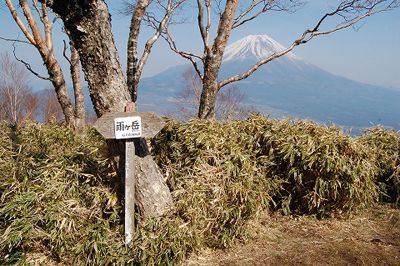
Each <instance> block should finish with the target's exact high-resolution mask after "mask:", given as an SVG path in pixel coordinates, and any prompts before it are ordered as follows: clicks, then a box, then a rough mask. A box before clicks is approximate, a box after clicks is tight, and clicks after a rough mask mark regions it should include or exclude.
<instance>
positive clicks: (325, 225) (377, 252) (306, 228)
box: [186, 206, 400, 266]
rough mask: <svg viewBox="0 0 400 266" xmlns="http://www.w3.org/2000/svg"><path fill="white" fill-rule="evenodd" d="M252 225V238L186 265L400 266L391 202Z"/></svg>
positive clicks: (397, 213)
mask: <svg viewBox="0 0 400 266" xmlns="http://www.w3.org/2000/svg"><path fill="white" fill-rule="evenodd" d="M248 226H249V232H250V233H249V237H247V239H246V240H240V241H237V242H236V243H235V244H233V246H232V247H230V248H227V249H225V250H212V249H205V250H202V251H200V252H199V253H197V254H193V255H192V256H191V257H190V258H189V260H188V261H187V262H186V265H187V266H194V265H240V266H246V265H400V210H399V209H393V208H390V207H388V206H380V207H376V208H373V209H369V210H364V211H363V212H359V213H357V214H353V215H351V216H347V217H343V216H341V217H340V218H329V219H323V220H318V219H315V218H313V217H310V216H301V217H288V216H281V215H278V214H273V215H264V216H263V217H261V218H260V219H257V220H256V221H252V222H251V223H249V225H248Z"/></svg>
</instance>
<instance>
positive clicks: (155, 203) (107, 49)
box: [47, 0, 172, 217]
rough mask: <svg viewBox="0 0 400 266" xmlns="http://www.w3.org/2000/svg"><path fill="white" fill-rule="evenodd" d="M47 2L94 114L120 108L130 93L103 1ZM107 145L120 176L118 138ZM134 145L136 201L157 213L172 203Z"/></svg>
mask: <svg viewBox="0 0 400 266" xmlns="http://www.w3.org/2000/svg"><path fill="white" fill-rule="evenodd" d="M47 4H48V5H49V6H50V8H51V9H52V10H53V11H54V12H55V13H57V14H58V15H59V16H60V17H61V19H62V20H63V22H64V26H65V27H66V29H67V30H68V32H69V34H70V37H71V39H72V41H73V43H74V45H75V48H76V49H77V50H78V52H79V56H80V59H81V64H82V68H83V71H84V73H85V78H86V80H87V81H88V84H89V90H90V96H91V99H92V102H93V105H94V108H95V111H96V113H97V116H98V117H100V116H102V115H103V114H104V113H106V112H123V111H124V107H125V105H126V103H127V102H130V101H131V95H130V94H129V89H128V86H127V84H126V80H125V77H124V74H123V71H122V67H121V64H120V61H119V58H118V54H117V50H116V47H115V44H114V39H113V35H112V32H111V23H110V21H111V18H110V14H109V12H108V8H107V5H106V4H105V2H104V1H102V0H97V1H67V0H54V1H47ZM108 146H109V149H110V153H111V154H112V155H113V156H114V159H115V160H116V162H117V166H118V169H119V174H120V176H122V175H123V173H124V171H121V169H123V166H124V165H125V164H124V152H123V148H122V146H121V141H109V142H108ZM135 146H136V147H135V150H136V151H137V153H139V154H142V156H135V158H134V160H135V163H137V165H138V167H137V170H136V171H137V172H136V173H138V174H137V176H138V178H137V190H138V193H136V194H137V197H136V202H137V203H138V206H139V209H140V212H141V213H142V215H143V216H144V217H150V216H155V215H161V214H162V213H163V212H164V211H165V210H166V209H167V208H168V207H169V206H170V205H171V204H172V200H171V199H172V198H171V195H170V192H169V189H168V187H167V186H166V184H165V182H164V180H163V176H162V175H161V173H160V171H159V170H158V168H157V165H156V164H155V163H154V161H153V159H152V158H151V156H150V155H148V152H146V151H147V146H145V144H143V145H139V144H138V145H135ZM154 184H158V185H156V186H155V185H154ZM141 191H146V193H141ZM149 195H152V197H149ZM166 195H168V196H166Z"/></svg>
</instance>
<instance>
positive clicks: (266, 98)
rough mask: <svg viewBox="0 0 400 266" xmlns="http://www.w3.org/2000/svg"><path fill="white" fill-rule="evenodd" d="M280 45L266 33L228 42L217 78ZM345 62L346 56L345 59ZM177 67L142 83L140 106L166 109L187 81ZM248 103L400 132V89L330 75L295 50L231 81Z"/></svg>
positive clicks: (283, 113)
mask: <svg viewBox="0 0 400 266" xmlns="http://www.w3.org/2000/svg"><path fill="white" fill-rule="evenodd" d="M282 49H284V47H283V46H282V45H281V44H279V43H278V42H277V41H275V40H273V39H272V38H271V37H269V36H266V35H255V36H254V35H251V36H247V37H245V38H243V39H241V40H239V41H237V42H234V43H232V44H230V45H229V46H227V48H226V49H225V54H224V59H223V64H222V67H221V71H220V75H219V76H220V79H223V78H226V77H230V76H232V75H235V74H239V73H243V72H244V71H246V70H247V69H248V68H249V67H251V66H253V65H254V64H255V63H256V62H257V61H258V60H260V59H262V58H265V57H266V56H269V55H271V54H272V53H275V52H279V51H281V50H282ZM344 64H345V60H344ZM188 69H191V65H189V64H188V65H180V66H175V67H171V68H169V69H167V70H166V71H164V72H162V73H160V74H158V75H155V76H153V77H151V78H145V79H143V80H142V81H141V84H140V87H141V88H140V92H139V101H140V103H141V104H139V108H141V109H142V110H146V111H155V112H159V113H165V111H166V110H171V107H172V106H173V104H174V101H173V100H171V99H173V97H175V96H176V95H177V93H178V92H179V91H181V90H182V89H183V88H184V86H185V85H186V84H187V81H185V80H184V78H183V73H184V72H185V71H187V70H188ZM234 84H235V85H236V86H238V87H239V88H240V89H241V90H242V91H243V92H244V93H246V95H247V96H248V104H249V105H252V106H254V107H255V108H256V109H258V110H259V111H260V112H263V113H265V114H267V115H271V116H275V117H282V116H291V117H299V118H309V119H313V120H316V121H319V122H324V123H331V122H332V123H335V124H339V125H343V126H347V127H353V128H363V127H369V126H371V125H375V124H382V125H385V126H389V127H392V128H395V129H397V130H400V119H399V117H400V107H399V104H398V103H399V102H400V91H398V90H392V89H387V88H383V87H379V86H373V85H368V84H363V83H360V82H356V81H353V80H349V79H347V78H344V77H340V76H337V75H334V74H331V73H329V72H327V71H325V70H323V69H321V68H319V67H317V66H314V65H312V64H310V63H308V62H306V61H305V60H303V59H301V58H300V57H298V56H296V55H295V54H294V53H288V54H286V55H285V56H282V57H281V58H279V59H276V60H273V61H271V62H269V63H268V64H266V65H264V66H262V67H260V68H259V70H257V71H256V72H255V73H254V74H253V75H251V76H250V77H249V78H247V79H245V80H243V81H240V82H237V83H234Z"/></svg>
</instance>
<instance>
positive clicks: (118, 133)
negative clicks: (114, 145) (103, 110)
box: [114, 116, 142, 139]
mask: <svg viewBox="0 0 400 266" xmlns="http://www.w3.org/2000/svg"><path fill="white" fill-rule="evenodd" d="M114 130H115V138H116V139H130V138H140V137H141V136H142V121H141V118H140V116H130V117H118V118H115V119H114Z"/></svg>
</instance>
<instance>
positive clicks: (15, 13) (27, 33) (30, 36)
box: [6, 0, 36, 45]
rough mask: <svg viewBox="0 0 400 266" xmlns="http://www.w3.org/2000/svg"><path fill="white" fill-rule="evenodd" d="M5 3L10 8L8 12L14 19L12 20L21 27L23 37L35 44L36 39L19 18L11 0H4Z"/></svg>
mask: <svg viewBox="0 0 400 266" xmlns="http://www.w3.org/2000/svg"><path fill="white" fill-rule="evenodd" d="M6 5H7V7H8V9H9V10H10V13H11V15H12V17H13V19H14V21H15V22H16V23H17V25H18V27H19V28H20V29H21V31H22V33H23V34H24V35H25V37H26V38H27V39H28V41H29V42H30V43H31V44H33V45H36V41H35V39H34V38H33V36H32V34H31V33H30V32H29V31H28V29H27V28H26V26H25V24H24V22H23V21H22V20H21V18H20V17H19V16H18V12H17V10H16V9H15V7H14V5H13V3H12V1H11V0H6Z"/></svg>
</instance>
